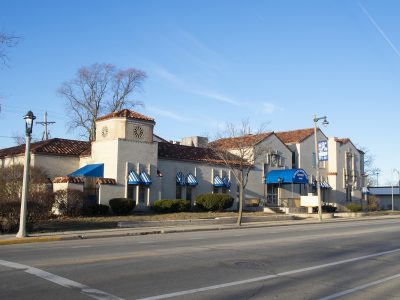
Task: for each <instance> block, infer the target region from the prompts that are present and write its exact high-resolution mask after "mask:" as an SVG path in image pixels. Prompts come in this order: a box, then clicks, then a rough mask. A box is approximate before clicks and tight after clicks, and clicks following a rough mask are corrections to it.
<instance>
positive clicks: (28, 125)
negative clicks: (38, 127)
mask: <svg viewBox="0 0 400 300" xmlns="http://www.w3.org/2000/svg"><path fill="white" fill-rule="evenodd" d="M35 119H36V117H35V115H34V114H33V112H32V111H28V112H27V113H26V115H25V116H24V120H25V133H26V134H28V135H29V134H31V133H32V127H33V120H35Z"/></svg>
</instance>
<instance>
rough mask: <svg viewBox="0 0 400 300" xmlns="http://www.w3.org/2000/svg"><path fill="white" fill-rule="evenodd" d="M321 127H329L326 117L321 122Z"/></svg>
mask: <svg viewBox="0 0 400 300" xmlns="http://www.w3.org/2000/svg"><path fill="white" fill-rule="evenodd" d="M322 125H324V127H326V126H328V125H329V122H328V120H327V119H326V117H324V121H323V122H322Z"/></svg>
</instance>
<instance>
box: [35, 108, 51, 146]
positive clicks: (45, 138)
mask: <svg viewBox="0 0 400 300" xmlns="http://www.w3.org/2000/svg"><path fill="white" fill-rule="evenodd" d="M55 123H56V122H53V121H47V111H45V112H44V120H43V122H36V124H39V125H43V126H44V129H43V135H42V141H47V140H48V139H49V131H48V130H47V125H51V124H55Z"/></svg>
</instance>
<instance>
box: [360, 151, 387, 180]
mask: <svg viewBox="0 0 400 300" xmlns="http://www.w3.org/2000/svg"><path fill="white" fill-rule="evenodd" d="M357 149H358V150H361V151H362V152H363V153H364V176H365V177H366V182H365V183H366V184H367V185H368V186H369V185H371V186H373V185H378V177H377V176H379V174H380V173H381V169H379V168H377V167H375V164H374V163H375V158H374V156H373V155H372V154H371V152H370V151H369V149H367V148H366V147H363V146H361V147H357Z"/></svg>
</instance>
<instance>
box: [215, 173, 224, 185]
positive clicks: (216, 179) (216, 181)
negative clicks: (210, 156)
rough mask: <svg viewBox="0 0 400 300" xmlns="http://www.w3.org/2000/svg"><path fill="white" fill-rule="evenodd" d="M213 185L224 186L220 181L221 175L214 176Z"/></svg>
mask: <svg viewBox="0 0 400 300" xmlns="http://www.w3.org/2000/svg"><path fill="white" fill-rule="evenodd" d="M213 186H215V187H224V186H225V184H224V182H223V181H222V179H221V177H219V176H218V175H215V176H214V182H213Z"/></svg>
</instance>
